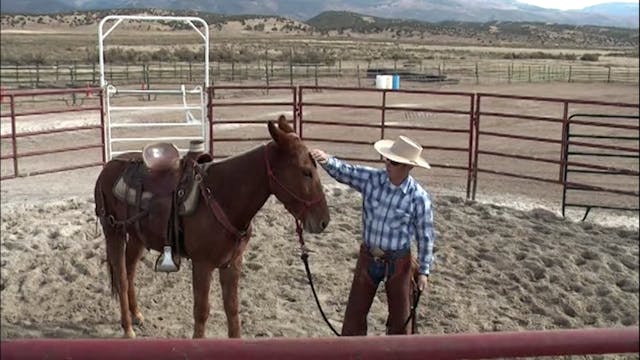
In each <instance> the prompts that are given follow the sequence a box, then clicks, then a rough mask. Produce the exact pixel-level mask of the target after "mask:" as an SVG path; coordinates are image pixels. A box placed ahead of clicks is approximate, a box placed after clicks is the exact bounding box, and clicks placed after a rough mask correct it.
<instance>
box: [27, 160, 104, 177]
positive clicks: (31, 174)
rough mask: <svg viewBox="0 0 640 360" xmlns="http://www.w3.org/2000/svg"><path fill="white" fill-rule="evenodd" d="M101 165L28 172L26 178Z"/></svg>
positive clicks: (100, 163) (93, 163) (92, 164)
mask: <svg viewBox="0 0 640 360" xmlns="http://www.w3.org/2000/svg"><path fill="white" fill-rule="evenodd" d="M102 165H104V163H103V162H92V163H88V164H83V165H73V166H65V167H60V168H55V169H47V170H37V171H29V172H28V176H35V175H42V174H51V173H57V172H63V171H70V170H78V169H84V168H90V167H94V166H102Z"/></svg>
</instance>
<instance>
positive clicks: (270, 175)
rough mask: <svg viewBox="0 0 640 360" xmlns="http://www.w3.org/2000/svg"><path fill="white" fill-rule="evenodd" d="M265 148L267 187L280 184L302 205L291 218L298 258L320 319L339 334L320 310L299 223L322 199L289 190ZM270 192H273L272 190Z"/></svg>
mask: <svg viewBox="0 0 640 360" xmlns="http://www.w3.org/2000/svg"><path fill="white" fill-rule="evenodd" d="M267 149H268V148H267V147H266V146H265V149H264V161H265V164H266V166H267V176H268V178H269V187H271V182H274V183H275V184H277V185H278V186H280V187H281V188H282V189H284V190H285V191H286V192H287V193H288V194H289V195H290V196H291V197H292V198H294V199H295V200H297V201H299V202H301V203H302V204H303V205H304V208H303V209H302V211H301V212H300V214H298V215H297V216H296V215H294V216H293V218H294V220H295V222H296V233H297V234H298V242H299V243H300V259H302V262H303V263H304V269H305V271H306V273H307V279H308V280H309V286H311V292H313V298H314V299H315V300H316V305H318V310H320V315H322V319H324V322H325V323H327V325H328V326H329V328H330V329H331V331H333V333H334V334H335V335H336V336H340V334H339V333H338V332H337V331H336V329H334V328H333V326H332V325H331V323H330V322H329V319H328V318H327V316H326V315H325V313H324V310H322V305H320V300H319V299H318V294H317V293H316V288H315V286H314V285H313V279H312V277H311V269H310V268H309V250H308V249H307V247H306V246H305V244H304V237H303V236H302V232H303V229H302V223H301V220H300V219H301V218H302V217H303V216H304V215H305V214H306V212H307V211H308V210H309V209H311V208H312V207H313V206H314V205H315V204H317V203H319V202H320V201H321V200H322V197H318V198H317V199H315V200H313V201H308V200H304V199H302V198H301V197H299V196H298V195H296V194H295V193H294V192H293V191H291V190H289V189H288V188H287V187H286V186H285V185H284V184H283V183H282V182H280V180H278V178H277V177H276V176H275V175H274V174H273V170H271V164H270V163H269V155H268V151H267ZM271 192H273V190H272V191H271Z"/></svg>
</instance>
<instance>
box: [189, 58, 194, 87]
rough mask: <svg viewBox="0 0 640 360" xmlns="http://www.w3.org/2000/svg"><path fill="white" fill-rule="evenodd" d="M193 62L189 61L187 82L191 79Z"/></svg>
mask: <svg viewBox="0 0 640 360" xmlns="http://www.w3.org/2000/svg"><path fill="white" fill-rule="evenodd" d="M192 70H193V64H192V63H191V61H189V82H192V81H193V71H192Z"/></svg>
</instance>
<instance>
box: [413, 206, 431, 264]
mask: <svg viewBox="0 0 640 360" xmlns="http://www.w3.org/2000/svg"><path fill="white" fill-rule="evenodd" d="M414 226H415V234H416V240H417V242H418V244H417V245H418V272H419V273H420V274H424V275H429V270H430V267H431V262H432V261H433V241H434V238H435V232H434V230H433V211H432V209H431V198H430V197H429V195H428V194H426V193H425V194H424V196H422V197H420V199H419V201H418V204H417V206H416V218H415V220H414Z"/></svg>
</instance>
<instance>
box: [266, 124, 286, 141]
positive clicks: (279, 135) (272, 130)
mask: <svg viewBox="0 0 640 360" xmlns="http://www.w3.org/2000/svg"><path fill="white" fill-rule="evenodd" d="M269 134H271V138H272V139H273V140H274V141H275V142H276V143H280V142H282V141H283V140H284V133H283V132H282V130H280V129H278V127H277V126H276V124H274V122H273V121H269Z"/></svg>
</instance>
